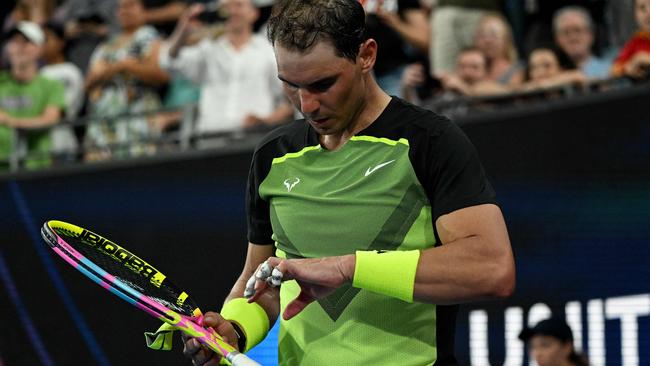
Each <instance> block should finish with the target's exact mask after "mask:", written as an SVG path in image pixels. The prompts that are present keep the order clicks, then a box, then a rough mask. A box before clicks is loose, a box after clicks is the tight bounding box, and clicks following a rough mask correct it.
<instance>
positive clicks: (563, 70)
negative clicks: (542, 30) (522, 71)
mask: <svg viewBox="0 0 650 366" xmlns="http://www.w3.org/2000/svg"><path fill="white" fill-rule="evenodd" d="M586 81H587V78H586V77H585V76H584V74H583V73H582V72H581V71H579V70H576V69H575V67H574V66H569V67H567V66H563V65H562V62H561V56H560V55H559V53H558V52H557V51H556V50H555V49H554V48H551V47H539V48H537V49H535V50H533V52H531V54H530V56H529V57H528V70H527V82H526V83H525V84H524V85H523V86H522V89H523V90H532V89H540V88H553V87H557V86H561V85H570V84H584V83H585V82H586Z"/></svg>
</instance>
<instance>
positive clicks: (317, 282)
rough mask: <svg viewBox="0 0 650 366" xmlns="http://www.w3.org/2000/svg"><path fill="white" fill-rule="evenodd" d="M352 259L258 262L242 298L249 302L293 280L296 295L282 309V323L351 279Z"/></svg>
mask: <svg viewBox="0 0 650 366" xmlns="http://www.w3.org/2000/svg"><path fill="white" fill-rule="evenodd" d="M354 265H355V256H354V255H352V254H351V255H345V256H338V257H324V258H307V259H281V258H275V257H271V258H269V259H268V260H267V261H266V262H264V263H262V264H261V265H260V266H259V267H258V269H257V271H255V274H254V275H253V276H252V277H251V279H250V280H249V281H248V283H247V284H246V292H245V294H244V296H246V297H248V301H249V302H253V301H255V300H256V299H258V298H259V297H260V296H261V295H262V293H264V291H265V290H266V289H267V288H268V287H269V286H272V287H277V286H279V285H280V282H284V281H288V280H296V282H297V283H298V285H299V286H300V294H299V295H298V297H296V298H295V299H294V300H293V301H291V302H290V303H289V304H288V305H287V307H286V308H285V310H284V313H283V314H282V317H283V318H284V320H289V319H291V318H293V317H294V316H295V315H296V314H298V313H300V312H301V311H302V310H303V309H304V308H305V307H306V306H307V305H309V304H310V303H312V302H314V301H315V300H318V299H321V298H324V297H326V296H327V295H329V294H331V293H332V292H334V291H335V290H336V289H337V288H339V287H340V286H341V285H343V284H344V283H346V282H352V279H353V277H354Z"/></svg>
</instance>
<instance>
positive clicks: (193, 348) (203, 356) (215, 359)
mask: <svg viewBox="0 0 650 366" xmlns="http://www.w3.org/2000/svg"><path fill="white" fill-rule="evenodd" d="M199 325H201V326H203V327H205V328H212V329H214V330H215V331H216V332H217V333H218V334H219V335H221V337H222V338H223V340H224V341H225V342H226V343H228V344H230V345H231V346H233V347H235V348H236V349H237V348H238V347H237V341H238V338H237V333H236V332H235V328H233V326H232V324H231V323H230V322H229V321H228V320H226V319H224V318H223V317H222V316H221V315H219V314H218V313H215V312H207V313H205V315H204V316H203V322H202V323H199ZM182 338H183V343H184V347H183V355H185V356H186V357H188V358H190V359H192V365H194V366H217V365H219V362H220V361H221V355H219V354H217V353H215V352H213V351H212V350H209V349H207V348H205V347H204V346H202V345H201V343H200V342H199V341H198V340H196V339H195V338H191V337H188V336H186V335H185V334H183V335H182Z"/></svg>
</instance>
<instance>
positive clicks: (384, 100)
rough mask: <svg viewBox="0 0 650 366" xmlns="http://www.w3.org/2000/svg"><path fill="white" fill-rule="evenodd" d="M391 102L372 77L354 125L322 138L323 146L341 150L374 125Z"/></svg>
mask: <svg viewBox="0 0 650 366" xmlns="http://www.w3.org/2000/svg"><path fill="white" fill-rule="evenodd" d="M390 100H391V97H390V95H388V94H386V92H384V91H383V90H382V89H381V88H380V87H379V85H377V82H376V81H375V80H374V79H372V78H371V77H370V80H369V83H368V90H367V92H366V98H364V100H363V103H362V104H361V105H360V106H359V111H358V113H357V115H356V116H353V117H352V118H353V123H352V124H350V126H349V128H348V129H346V130H344V131H342V132H341V133H337V134H332V135H323V136H321V138H320V142H321V145H323V147H324V148H326V149H327V150H338V149H340V148H341V147H342V146H343V145H345V143H346V142H348V141H349V140H350V138H352V136H354V135H356V134H357V133H359V132H361V131H363V130H364V129H366V128H368V126H370V125H371V124H373V122H375V120H377V118H379V116H380V115H381V114H382V112H383V111H384V109H386V107H387V106H388V103H390Z"/></svg>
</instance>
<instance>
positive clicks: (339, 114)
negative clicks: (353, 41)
mask: <svg viewBox="0 0 650 366" xmlns="http://www.w3.org/2000/svg"><path fill="white" fill-rule="evenodd" d="M362 47H363V46H362ZM275 57H276V61H277V64H278V77H279V78H280V80H282V82H283V88H284V91H285V93H286V94H287V96H288V98H289V99H290V100H291V102H292V103H293V105H294V106H295V107H296V109H298V110H299V111H300V112H301V113H302V114H303V116H304V117H305V118H306V119H307V122H308V123H309V124H311V125H312V127H314V129H315V130H316V132H318V133H319V134H321V135H329V134H337V133H341V132H343V131H344V130H345V129H346V128H347V127H348V126H350V124H351V123H352V122H353V121H354V120H355V118H356V117H357V116H358V113H359V112H360V111H361V109H362V107H363V103H364V102H363V101H364V90H365V83H364V77H363V75H364V73H365V72H366V71H363V70H362V69H361V66H360V62H359V57H357V62H356V63H353V62H352V61H351V60H349V59H347V58H344V57H341V56H338V55H337V54H336V51H335V49H334V46H332V45H331V44H330V43H329V42H324V41H321V42H318V43H317V44H316V45H314V46H313V47H312V48H311V49H309V50H308V51H307V52H299V51H295V50H289V49H287V48H285V47H283V46H282V45H280V44H277V43H276V45H275Z"/></svg>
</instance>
